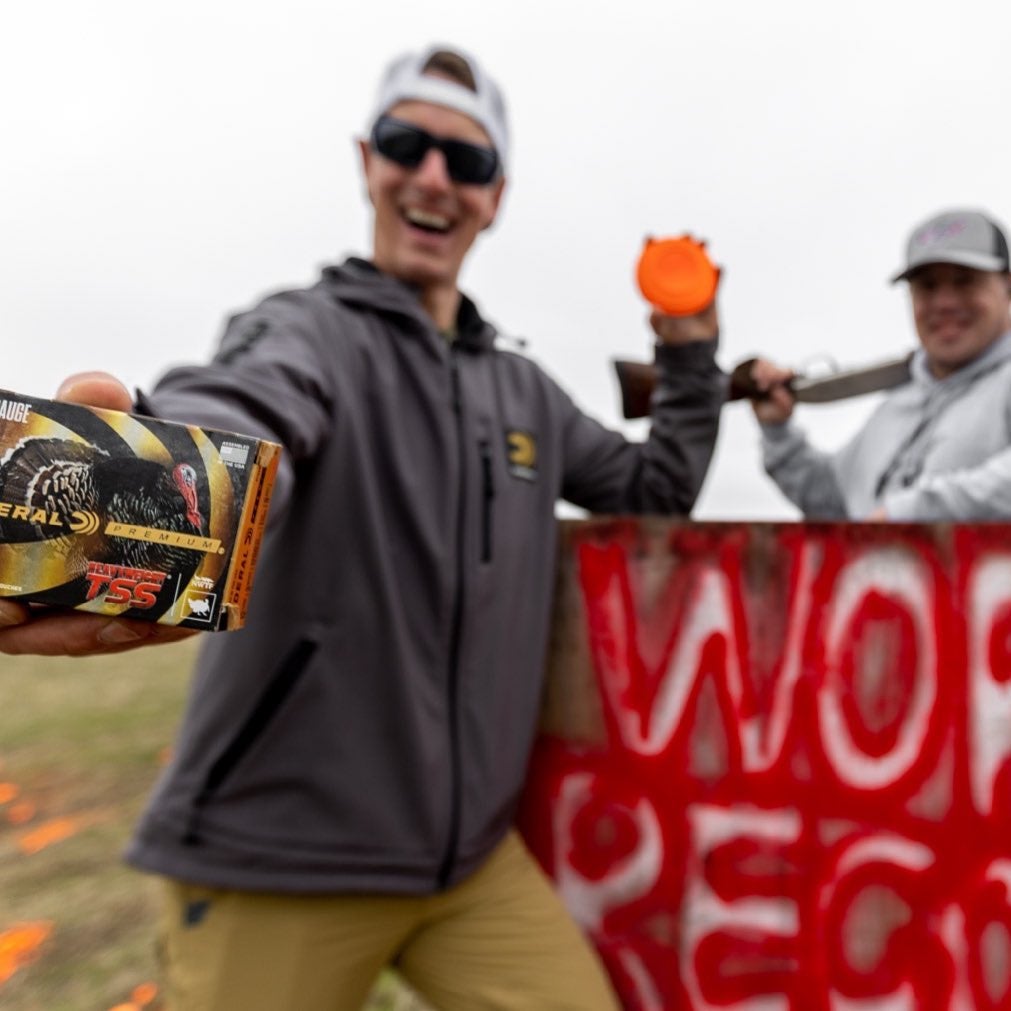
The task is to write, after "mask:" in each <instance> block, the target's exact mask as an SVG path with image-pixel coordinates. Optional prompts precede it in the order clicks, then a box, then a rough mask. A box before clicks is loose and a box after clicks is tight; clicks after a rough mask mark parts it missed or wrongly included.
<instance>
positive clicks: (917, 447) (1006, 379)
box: [752, 210, 1011, 522]
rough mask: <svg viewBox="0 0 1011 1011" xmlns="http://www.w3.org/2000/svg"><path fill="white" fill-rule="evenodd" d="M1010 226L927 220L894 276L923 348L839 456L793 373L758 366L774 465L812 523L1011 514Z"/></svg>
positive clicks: (766, 449)
mask: <svg viewBox="0 0 1011 1011" xmlns="http://www.w3.org/2000/svg"><path fill="white" fill-rule="evenodd" d="M1008 271H1009V264H1008V244H1007V239H1006V235H1005V232H1004V230H1003V229H1002V228H1001V227H1000V226H999V225H998V224H997V223H996V222H995V220H994V219H993V218H992V217H991V216H990V215H989V214H984V213H981V212H979V211H974V210H949V211H944V212H942V213H940V214H937V215H935V216H934V217H931V218H930V219H929V220H927V221H925V222H923V224H921V225H919V226H918V227H917V228H916V229H915V230H914V231H913V233H912V235H911V236H910V238H909V242H908V245H907V250H906V263H905V265H904V266H903V267H902V269H901V270H900V271H899V272H898V273H897V274H896V275H895V276H894V277H893V278H892V281H893V283H894V282H898V281H905V282H906V283H907V285H908V287H909V295H910V301H911V304H912V310H913V323H914V325H915V327H916V332H917V335H918V336H919V339H920V347H919V348H918V349H917V351H916V352H915V353H914V355H913V356H912V359H911V362H910V375H909V380H908V382H905V383H903V384H902V385H900V386H897V387H896V388H894V389H893V390H891V391H889V393H888V394H887V395H886V396H885V398H884V400H883V402H882V403H881V404H880V405H879V406H878V408H877V410H876V411H875V412H874V413H873V414H872V415H871V417H870V419H869V420H868V421H867V423H866V424H865V425H864V426H863V427H862V428H861V430H860V431H859V432H858V433H857V434H856V435H855V436H854V437H853V439H852V440H850V442H849V443H848V444H847V445H846V446H845V447H844V448H843V449H841V450H840V451H839V452H837V453H825V452H821V451H819V450H817V449H815V448H814V447H812V446H811V445H810V443H809V442H808V440H807V438H806V436H805V435H804V432H803V430H802V429H801V428H799V427H798V426H797V425H796V424H794V422H793V421H792V414H793V409H794V398H793V396H792V395H791V393H790V388H789V382H790V380H791V379H792V378H793V375H794V374H793V372H791V371H790V370H789V369H783V368H781V367H779V366H777V365H774V364H773V363H771V362H769V361H767V360H764V359H763V360H759V361H758V362H756V363H755V365H754V366H753V368H752V378H753V379H754V380H755V383H756V385H757V386H758V387H759V389H760V390H762V391H764V393H765V397H764V398H763V399H758V400H754V401H753V402H752V405H753V407H754V411H755V415H756V417H757V419H758V421H759V423H760V425H761V429H762V448H763V456H764V462H765V468H766V470H767V471H768V473H769V474H770V476H771V477H772V479H773V480H774V481H775V482H776V484H777V485H778V486H779V488H780V490H781V491H782V492H783V494H784V495H786V497H787V498H788V499H789V500H790V501H791V502H793V503H794V505H796V506H797V507H798V508H799V509H800V510H801V512H802V513H803V514H804V516H805V518H808V519H818V520H842V519H853V520H863V519H871V520H896V521H916V522H931V521H938V520H961V521H966V522H972V521H978V520H1007V519H1011V274H1009V272H1008Z"/></svg>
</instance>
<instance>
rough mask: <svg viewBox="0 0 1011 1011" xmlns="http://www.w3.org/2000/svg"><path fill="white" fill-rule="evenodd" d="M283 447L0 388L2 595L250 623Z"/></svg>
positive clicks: (162, 616)
mask: <svg viewBox="0 0 1011 1011" xmlns="http://www.w3.org/2000/svg"><path fill="white" fill-rule="evenodd" d="M279 459H280V447H279V446H277V445H275V444H274V443H270V442H263V441H261V440H259V439H254V438H251V437H249V436H243V435H235V434H233V433H230V432H219V431H214V430H212V429H205V428H199V427H197V426H195V425H180V424H175V423H173V422H168V421H161V420H159V419H155V418H147V417H142V416H140V415H135V414H125V413H122V412H119V411H110V410H104V409H101V408H93V407H83V406H80V405H77V404H65V403H59V402H56V401H52V400H44V399H41V398H39V397H28V396H24V395H22V394H18V393H10V392H6V391H3V390H0V597H4V598H8V599H11V600H18V601H22V602H27V603H31V604H45V605H50V606H57V607H70V608H74V609H75V610H78V611H88V612H93V613H96V614H104V615H116V616H122V617H129V618H143V619H146V620H149V621H157V622H160V623H162V624H167V625H179V626H184V627H187V628H194V629H201V630H203V631H225V630H232V629H236V628H240V627H241V626H242V624H243V622H244V621H245V615H246V608H247V604H248V600H249V594H250V591H251V589H252V585H253V571H254V569H255V566H256V559H257V554H258V552H259V547H260V541H261V538H262V536H263V531H264V526H265V523H266V518H267V506H268V503H269V501H270V492H271V489H272V487H273V483H274V476H275V474H276V472H277V464H278V460H279Z"/></svg>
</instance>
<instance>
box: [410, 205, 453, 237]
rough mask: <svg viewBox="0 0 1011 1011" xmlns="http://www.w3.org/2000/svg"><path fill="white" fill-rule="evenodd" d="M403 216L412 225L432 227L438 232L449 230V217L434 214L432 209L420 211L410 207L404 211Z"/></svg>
mask: <svg viewBox="0 0 1011 1011" xmlns="http://www.w3.org/2000/svg"><path fill="white" fill-rule="evenodd" d="M405 216H406V218H407V220H408V221H410V223H411V224H412V225H418V226H419V227H420V228H433V229H435V230H436V231H439V232H445V231H448V230H449V225H450V221H449V218H446V217H443V215H441V214H434V213H433V212H432V211H421V210H418V209H417V208H413V207H411V208H408V209H407V211H405Z"/></svg>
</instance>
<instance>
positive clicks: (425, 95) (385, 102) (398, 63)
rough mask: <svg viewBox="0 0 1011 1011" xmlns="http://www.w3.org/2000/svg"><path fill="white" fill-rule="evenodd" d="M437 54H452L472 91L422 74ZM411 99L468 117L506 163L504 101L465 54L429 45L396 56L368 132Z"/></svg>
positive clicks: (453, 48)
mask: <svg viewBox="0 0 1011 1011" xmlns="http://www.w3.org/2000/svg"><path fill="white" fill-rule="evenodd" d="M438 52H449V53H452V54H454V55H455V56H457V57H459V58H460V59H462V60H463V61H464V62H465V63H466V64H467V66H468V68H469V69H470V72H471V75H472V76H473V78H474V90H471V89H470V88H467V87H464V86H463V85H462V84H457V83H456V82H455V81H448V80H445V79H444V78H442V77H436V76H433V75H431V74H428V73H426V72H425V68H426V66H427V64H428V61H429V60H430V59H431V58H432V56H433V55H434V54H435V53H438ZM412 98H413V99H418V100H420V101H422V102H431V103H432V104H433V105H442V106H445V107H446V108H447V109H455V110H456V111H457V112H462V113H463V114H464V115H465V116H469V117H470V118H471V119H473V120H474V121H475V122H477V123H479V124H480V125H481V126H483V127H484V129H485V132H486V133H487V134H488V136H489V137H490V138H491V142H492V144H494V146H495V150H496V151H497V152H498V156H499V159H500V161H501V162H502V164H503V166H504V165H506V164H507V163H508V161H509V126H508V123H507V121H506V110H505V100H504V99H503V98H502V92H501V91H500V90H499V87H498V85H497V84H496V83H495V82H494V81H493V80H492V79H491V77H490V76H489V75H488V74H487V73H486V71H485V70H484V68H483V67H482V66H481V65H480V64H479V63H478V62H477V60H476V59H474V57H473V56H471V55H470V54H469V53H466V52H464V51H463V50H462V49H459V48H457V47H456V46H443V45H432V46H428V47H427V48H426V49H424V50H422V51H421V52H415V53H406V54H404V55H403V56H398V57H397V58H396V59H395V60H393V61H392V62H391V63H390V64H389V66H388V67H387V68H386V71H385V73H384V74H383V77H382V80H381V81H380V82H379V91H378V94H377V95H376V101H375V104H374V105H373V107H372V112H371V113H370V116H369V128H370V129H371V127H372V124H373V123H375V121H376V120H377V119H378V118H379V117H380V116H381V115H382V114H383V113H384V112H386V111H387V110H388V109H390V108H392V107H393V106H394V105H396V104H397V102H403V101H406V100H408V99H412Z"/></svg>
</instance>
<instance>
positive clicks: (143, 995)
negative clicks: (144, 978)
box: [130, 983, 158, 1007]
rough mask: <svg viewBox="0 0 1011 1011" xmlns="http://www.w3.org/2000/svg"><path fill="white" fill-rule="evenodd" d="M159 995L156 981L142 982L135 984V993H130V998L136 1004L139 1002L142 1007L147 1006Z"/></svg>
mask: <svg viewBox="0 0 1011 1011" xmlns="http://www.w3.org/2000/svg"><path fill="white" fill-rule="evenodd" d="M157 996H158V987H157V986H156V985H155V984H154V983H141V984H140V986H135V987H134V988H133V993H132V994H130V999H131V1000H132V1001H133V1002H134V1004H139V1005H140V1006H141V1007H147V1005H148V1004H150V1003H151V1001H153V1000H154V999H155V997H157Z"/></svg>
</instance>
